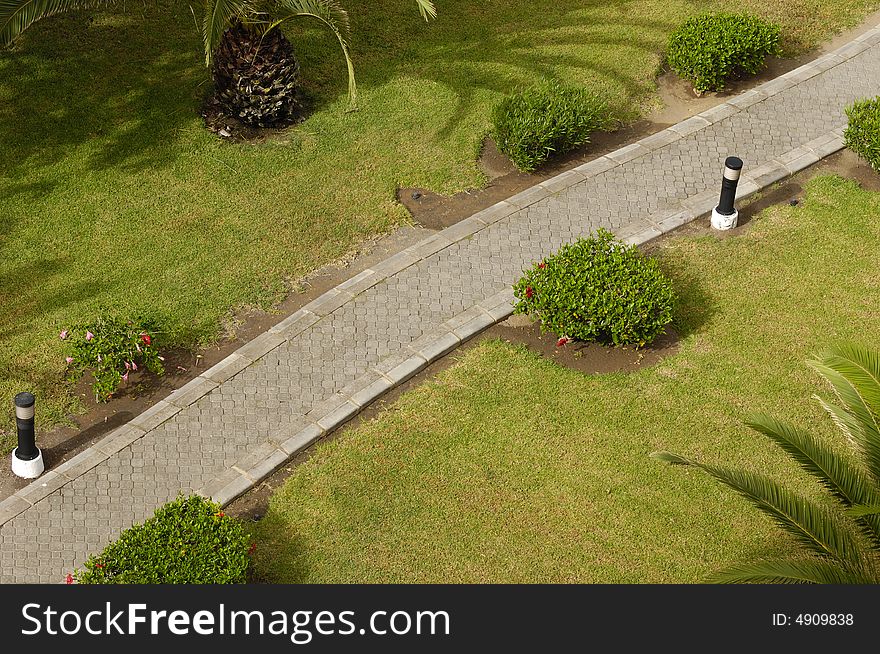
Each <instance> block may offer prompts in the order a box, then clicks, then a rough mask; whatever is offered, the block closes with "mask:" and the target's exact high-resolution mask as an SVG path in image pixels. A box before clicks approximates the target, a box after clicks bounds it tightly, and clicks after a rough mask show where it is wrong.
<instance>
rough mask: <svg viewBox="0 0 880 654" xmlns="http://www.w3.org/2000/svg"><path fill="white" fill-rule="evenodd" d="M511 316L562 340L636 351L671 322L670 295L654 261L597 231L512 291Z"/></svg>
mask: <svg viewBox="0 0 880 654" xmlns="http://www.w3.org/2000/svg"><path fill="white" fill-rule="evenodd" d="M513 290H514V295H515V296H516V297H517V299H518V302H517V303H516V305H515V307H514V313H520V314H528V315H531V316H534V317H535V318H538V319H539V320H540V321H541V329H542V330H549V331H552V332H553V333H555V334H556V335H557V336H560V337H561V338H560V339H559V341H557V346H560V347H561V346H563V345H565V344H566V343H567V342H568V341H569V340H571V339H579V340H582V341H598V342H600V343H606V344H609V343H613V344H614V345H635V346H636V347H641V346H643V345H646V344H648V343H650V342H652V341H653V340H654V339H655V338H656V337H657V336H659V335H660V334H661V333H662V332H663V330H664V328H665V327H666V325H668V324H669V323H670V322H672V311H673V307H674V305H675V292H674V291H673V289H672V284H671V282H670V281H669V279H668V278H667V277H666V276H665V275H664V274H663V273H662V271H661V270H660V267H659V265H658V263H657V260H656V259H654V258H652V257H646V256H644V255H643V254H642V253H641V252H639V250H638V248H636V247H635V246H627V245H626V244H624V243H622V242H620V241H618V240H616V239H615V238H614V235H613V234H612V233H611V232H609V231H607V230H605V229H600V230H598V231H597V232H596V234H595V235H594V236H592V237H590V238H586V239H584V238H581V239H578V240H577V241H576V242H575V243H571V244H568V245H564V246H562V248H561V249H560V250H559V252H557V253H556V254H554V255H552V256H550V257H547V258H546V259H545V260H544V261H541V262H539V263H537V264H535V266H533V268H532V269H531V270H527V271H525V273H524V275H523V277H522V278H521V279H520V280H519V281H518V282H517V283H516V284H515V285H514V287H513Z"/></svg>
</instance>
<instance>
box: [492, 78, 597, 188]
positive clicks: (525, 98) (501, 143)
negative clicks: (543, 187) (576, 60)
mask: <svg viewBox="0 0 880 654" xmlns="http://www.w3.org/2000/svg"><path fill="white" fill-rule="evenodd" d="M609 122H610V110H609V107H608V105H607V104H606V103H605V101H604V100H602V99H601V98H600V97H599V96H598V95H596V94H595V93H593V92H591V91H588V90H587V89H584V88H573V87H568V86H564V85H562V84H560V83H559V82H557V81H552V82H549V83H547V84H544V85H540V86H532V87H530V88H527V89H523V90H520V91H518V92H516V93H514V94H513V95H511V96H508V97H506V98H505V99H504V100H502V101H501V102H500V103H499V104H498V105H497V106H496V107H495V110H494V112H493V116H492V123H493V132H492V136H493V138H494V139H495V144H496V145H497V146H498V149H499V150H501V152H503V153H504V154H506V155H507V156H508V157H510V159H511V161H513V163H514V164H515V165H516V167H517V168H519V169H520V170H522V171H525V172H531V171H533V170H534V169H535V168H537V167H538V166H540V165H541V164H542V163H544V162H545V161H547V159H548V158H549V157H550V156H551V155H552V154H554V153H562V152H567V151H569V150H571V149H573V148H576V147H577V146H579V145H583V144H584V143H588V142H589V140H590V133H592V132H594V131H595V130H598V129H604V128H606V127H607V126H608V125H609Z"/></svg>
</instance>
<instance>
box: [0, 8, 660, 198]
mask: <svg viewBox="0 0 880 654" xmlns="http://www.w3.org/2000/svg"><path fill="white" fill-rule="evenodd" d="M380 4H381V5H382V10H381V11H380V10H377V8H370V9H369V10H368V9H367V8H365V7H356V6H351V7H349V10H350V11H351V16H352V20H353V33H352V41H353V49H352V50H353V55H354V57H355V65H356V70H357V73H358V80H359V84H360V86H361V88H373V87H379V86H382V85H385V84H387V83H388V82H390V81H392V80H394V79H398V78H407V79H411V78H416V79H421V80H425V81H426V82H427V81H430V82H435V83H438V84H440V85H442V86H444V87H445V88H447V89H450V90H452V91H453V92H454V93H455V95H456V103H455V108H454V109H453V111H452V112H451V113H450V114H449V115H447V116H446V117H444V119H443V122H442V124H440V125H439V128H438V129H437V131H436V138H439V139H445V138H447V137H448V136H449V135H450V133H451V132H453V131H454V130H455V129H456V128H457V127H458V126H459V125H460V124H461V123H462V122H463V121H465V120H466V119H467V118H469V117H471V116H472V115H473V112H474V110H475V109H474V108H475V105H477V104H479V103H480V102H485V95H484V94H485V92H487V91H489V92H493V93H496V94H498V95H501V94H503V93H507V92H509V91H511V90H512V89H513V88H515V87H516V86H518V85H522V84H527V83H531V82H534V81H535V80H536V79H538V78H555V77H559V76H560V73H561V71H562V70H563V69H572V68H574V69H582V70H583V76H584V78H585V79H588V80H591V81H594V82H595V83H596V84H597V85H598V86H599V87H602V86H605V87H614V88H616V89H623V91H624V92H625V94H626V96H627V97H629V98H643V97H645V95H646V94H647V93H649V92H650V91H651V90H652V88H651V84H650V82H649V83H645V81H644V80H636V79H634V78H633V77H632V75H631V74H630V73H628V72H627V71H626V70H625V66H620V67H618V66H616V65H615V64H614V63H613V61H612V60H610V59H609V58H608V56H607V52H606V50H607V49H608V48H618V47H621V46H623V47H626V48H633V49H637V50H641V51H644V52H648V53H653V52H657V51H658V50H659V49H661V48H662V43H663V40H664V39H665V35H666V33H667V31H668V30H669V29H670V28H671V27H672V25H669V24H667V23H664V22H658V21H652V20H649V19H644V18H640V17H636V16H631V15H629V14H627V13H626V12H625V11H624V10H623V8H624V7H626V6H627V3H626V2H625V1H624V0H612V1H611V2H603V1H600V0H594V1H593V2H588V3H585V4H584V5H582V6H579V7H578V8H577V10H571V9H566V8H559V7H556V6H555V5H553V4H552V3H550V4H547V5H546V6H545V7H542V8H538V9H540V10H537V9H536V8H535V7H533V6H531V5H526V4H522V5H511V4H510V3H488V4H485V5H481V6H480V7H479V8H475V7H474V6H473V4H472V3H470V2H468V1H466V0H450V1H449V2H444V3H443V4H442V6H441V7H440V8H439V9H440V18H438V19H437V20H436V21H432V22H431V23H427V24H426V23H425V22H424V21H422V20H421V19H420V18H419V17H418V14H417V12H415V10H414V8H413V7H412V5H413V2H412V0H385V1H384V2H380ZM610 8H620V9H619V11H620V13H619V16H620V20H619V21H617V19H616V17H615V19H614V20H615V22H608V21H607V20H606V22H602V21H601V20H598V19H597V20H595V21H591V20H590V18H589V16H590V13H589V12H590V10H593V9H595V10H596V11H600V10H601V12H604V14H603V15H607V12H608V11H609V9H610ZM588 21H589V22H588ZM290 25H291V27H290V28H289V29H288V30H287V31H288V32H289V33H290V36H291V39H292V41H293V43H294V48H295V49H296V51H297V54H298V56H299V57H300V58H301V60H302V63H303V66H302V68H303V75H304V78H305V80H306V83H307V84H309V85H311V88H309V90H310V91H317V93H315V95H316V105H317V106H316V108H318V109H320V108H322V107H325V106H327V105H328V104H329V103H338V101H339V99H340V98H344V96H345V89H346V80H345V71H344V66H343V65H342V64H341V58H340V54H339V52H338V46H337V45H336V44H335V39H333V38H332V35H331V34H329V32H328V31H327V30H326V29H321V28H319V27H312V26H311V25H312V23H311V22H310V21H305V20H300V21H293V22H291V23H290ZM582 25H586V27H588V31H587V33H586V34H585V33H584V31H583V30H581V29H580V26H582ZM573 27H578V29H577V30H573V29H572V28H573ZM59 44H63V47H61V46H60V45H59ZM585 45H588V46H589V48H588V49H587V50H583V48H584V46H585ZM572 48H579V53H580V52H585V53H591V52H593V51H595V52H596V53H597V55H596V56H595V57H593V56H590V55H589V54H586V55H584V56H581V55H580V54H572V53H571V49H572ZM603 52H604V53H605V55H604V56H603V54H602V53H603ZM645 79H650V76H647V77H646V78H645ZM209 89H210V75H209V72H208V70H207V69H206V68H205V66H204V64H203V60H202V51H201V41H200V38H199V34H198V31H197V29H196V26H195V24H194V22H193V17H192V15H191V14H190V12H189V9H188V8H186V7H183V6H180V5H179V4H177V3H174V2H172V0H157V2H156V3H150V5H148V6H146V7H144V8H131V7H129V8H126V9H122V8H118V9H115V10H112V11H109V12H102V13H93V12H75V13H73V14H70V15H64V16H57V17H53V18H50V19H45V20H43V21H40V22H39V23H37V24H36V25H34V26H33V27H32V28H31V29H30V30H29V31H28V32H26V33H25V35H23V37H22V38H21V40H20V42H19V44H18V45H17V47H16V48H15V49H14V50H12V51H7V52H3V53H0V100H3V103H2V106H0V149H2V150H3V152H4V157H3V162H2V163H0V172H2V173H3V174H4V175H5V176H6V177H8V178H9V180H10V181H11V182H12V184H11V187H10V189H9V191H8V192H11V193H13V194H27V193H33V192H41V191H42V192H45V191H47V190H50V189H49V186H48V183H47V182H42V186H40V185H39V184H40V183H39V182H38V183H35V182H34V181H33V176H34V175H36V174H38V173H39V172H40V171H41V170H43V169H46V168H49V167H51V166H54V165H55V164H57V163H59V162H61V161H62V160H65V159H70V160H72V161H71V165H73V166H76V165H85V166H86V167H87V168H89V169H93V170H106V169H121V170H123V171H130V172H132V173H138V172H141V171H147V170H150V169H152V168H157V167H164V166H169V165H171V164H173V162H174V161H175V159H176V158H177V157H178V156H179V155H180V154H181V148H180V147H178V146H177V142H178V140H179V138H180V131H181V129H182V128H183V127H184V126H185V125H187V124H191V123H192V122H193V121H194V120H196V121H200V119H199V118H198V111H199V108H200V105H201V101H202V98H203V97H204V96H205V94H206V93H207V92H208V90H209ZM478 96H482V97H478ZM337 106H339V107H341V106H342V105H341V104H337ZM340 111H341V109H340ZM391 138H394V137H393V136H391ZM77 159H79V160H80V161H75V160H77ZM80 162H81V163H80ZM64 172H67V173H75V169H74V170H68V171H60V173H61V174H64ZM52 174H53V175H56V174H59V173H56V172H54V171H53V173H52Z"/></svg>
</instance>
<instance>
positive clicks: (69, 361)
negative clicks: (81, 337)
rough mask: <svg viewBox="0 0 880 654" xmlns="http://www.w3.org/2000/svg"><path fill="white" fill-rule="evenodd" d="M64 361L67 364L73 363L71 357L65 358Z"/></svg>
mask: <svg viewBox="0 0 880 654" xmlns="http://www.w3.org/2000/svg"><path fill="white" fill-rule="evenodd" d="M64 360H65V361H67V363H73V357H67V358H66V359H64Z"/></svg>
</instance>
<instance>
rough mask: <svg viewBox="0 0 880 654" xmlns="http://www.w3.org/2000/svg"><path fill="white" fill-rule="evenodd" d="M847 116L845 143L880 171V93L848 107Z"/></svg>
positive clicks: (844, 134)
mask: <svg viewBox="0 0 880 654" xmlns="http://www.w3.org/2000/svg"><path fill="white" fill-rule="evenodd" d="M846 116H847V118H849V123H848V124H847V127H846V131H845V132H844V133H843V142H844V145H846V147H848V148H849V149H850V150H852V151H853V152H855V153H856V154H858V155H859V156H860V157H862V158H863V159H864V160H865V161H867V162H868V163H869V164H870V165H871V168H873V169H874V170H876V171H877V172H880V95H878V96H877V97H876V98H874V99H872V100H859V101H858V102H855V103H853V104H852V105H850V106H849V107H847V108H846Z"/></svg>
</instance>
